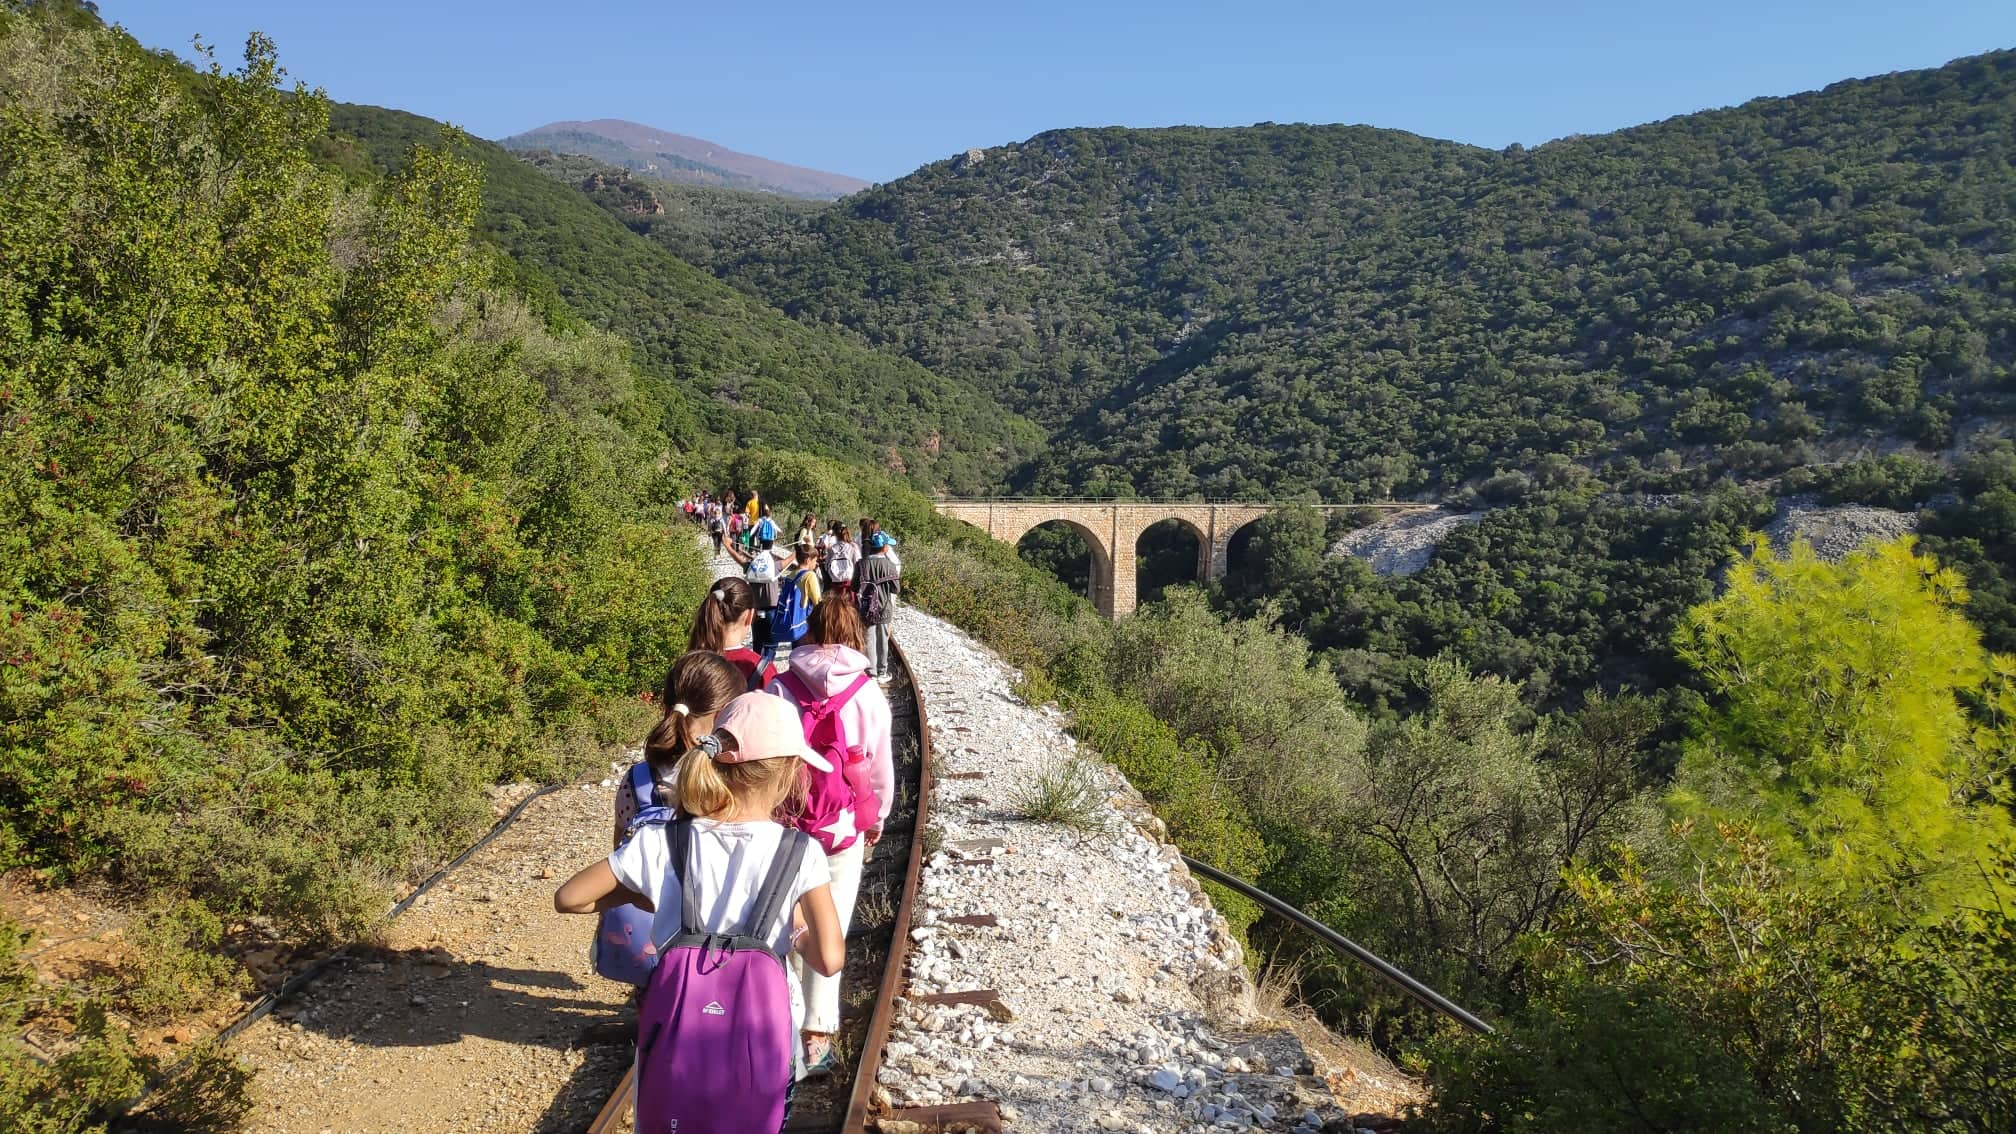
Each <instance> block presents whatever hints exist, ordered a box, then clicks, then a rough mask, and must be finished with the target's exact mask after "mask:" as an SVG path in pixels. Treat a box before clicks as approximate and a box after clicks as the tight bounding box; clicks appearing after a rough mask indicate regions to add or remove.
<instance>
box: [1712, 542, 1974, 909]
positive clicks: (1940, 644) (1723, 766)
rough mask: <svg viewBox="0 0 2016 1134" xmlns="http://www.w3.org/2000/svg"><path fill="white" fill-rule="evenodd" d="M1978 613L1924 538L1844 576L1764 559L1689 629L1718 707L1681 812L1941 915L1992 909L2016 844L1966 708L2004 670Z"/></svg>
mask: <svg viewBox="0 0 2016 1134" xmlns="http://www.w3.org/2000/svg"><path fill="white" fill-rule="evenodd" d="M1965 600H1966V592H1965V590H1964V589H1963V587H1962V585H1961V582H1960V578H1959V576H1958V575H1957V574H1956V573H1954V572H1953V571H1950V570H1947V569H1945V568H1942V567H1940V566H1939V565H1938V564H1937V563H1935V562H1933V561H1932V560H1930V559H1927V558H1923V557H1921V556H1919V555H1917V554H1916V553H1915V550H1914V547H1913V544H1912V542H1911V541H1910V540H1902V541H1898V542H1894V543H1887V544H1883V545H1881V546H1878V547H1874V548H1871V549H1868V550H1864V551H1859V552H1856V553H1855V554H1853V555H1850V556H1848V557H1847V558H1846V559H1845V560H1843V561H1842V562H1841V563H1839V564H1828V563H1825V562H1822V561H1821V560H1819V559H1818V558H1816V557H1815V556H1814V555H1813V553H1812V551H1811V549H1810V548H1807V547H1805V546H1804V545H1795V546H1794V547H1793V549H1792V552H1791V554H1790V555H1789V556H1788V557H1785V558H1780V557H1778V556H1777V555H1774V554H1772V552H1771V550H1770V548H1769V547H1768V546H1765V545H1763V544H1762V543H1761V542H1760V543H1759V544H1757V545H1756V546H1754V547H1753V548H1752V550H1751V554H1750V556H1749V558H1748V559H1747V560H1742V561H1738V562H1737V563H1736V564H1734V565H1733V566H1732V567H1731V569H1730V575H1729V582H1728V589H1727V590H1726V592H1725V593H1724V594H1723V595H1722V596H1721V597H1720V598H1717V599H1715V600H1713V601H1711V602H1708V603H1705V604H1703V605H1702V606H1700V607H1697V608H1695V609H1694V610H1693V611H1692V612H1691V613H1690V614H1689V615H1688V617H1687V619H1686V621H1685V623H1684V624H1683V625H1682V627H1681V630H1680V631H1679V635H1678V648H1679V652H1680V655H1681V657H1682V658H1683V659H1685V660H1686V661H1687V662H1688V663H1689V664H1690V665H1692V666H1694V668H1695V669H1696V670H1697V671H1698V672H1699V673H1700V674H1701V676H1702V678H1703V680H1704V681H1705V682H1706V684H1707V686H1708V689H1709V691H1710V692H1711V694H1712V697H1711V700H1710V703H1709V704H1708V706H1707V707H1706V708H1705V710H1704V711H1703V712H1701V713H1700V714H1699V716H1698V717H1697V720H1696V722H1695V724H1696V730H1695V741H1694V743H1693V745H1692V746H1691V748H1690V749H1689V751H1688V752H1687V754H1686V756H1685V758H1684V760H1683V763H1682V767H1681V778H1680V787H1679V789H1678V790H1677V791H1676V793H1675V796H1674V803H1675V806H1676V807H1678V808H1679V809H1680V811H1681V812H1682V813H1683V814H1687V815H1694V816H1703V817H1715V816H1732V815H1733V816H1737V817H1741V818H1743V819H1746V820H1749V821H1752V822H1755V823H1756V824H1758V825H1759V827H1760V828H1761V829H1762V830H1763V831H1764V832H1765V833H1766V834H1767V836H1768V837H1770V838H1772V839H1774V840H1775V841H1776V842H1777V843H1778V844H1779V845H1780V846H1781V847H1782V848H1784V850H1785V851H1786V853H1787V854H1788V855H1797V856H1798V857H1799V858H1800V859H1801V860H1803V861H1804V862H1806V863H1808V864H1810V867H1811V868H1812V869H1815V870H1818V871H1819V872H1820V873H1821V874H1822V875H1824V876H1826V877H1829V878H1832V879H1835V880H1837V881H1839V882H1840V883H1842V884H1843V885H1847V886H1854V887H1862V886H1869V885H1880V884H1885V883H1886V882H1888V881H1889V880H1893V879H1898V878H1903V877H1911V878H1914V879H1916V880H1917V881H1918V883H1919V884H1922V885H1923V886H1925V887H1926V890H1925V893H1926V895H1927V896H1928V897H1930V898H1931V900H1932V904H1933V906H1934V908H1935V909H1937V908H1950V906H1951V905H1952V904H1954V903H1956V902H1961V903H1971V902H1973V901H1975V900H1977V899H1980V898H1982V897H1983V896H1984V893H1983V885H1984V882H1983V879H1984V878H1985V877H1992V874H1991V872H1988V871H1987V870H1986V866H1987V864H1988V863H1989V862H1990V861H1991V859H1992V857H1993V855H1994V852H1995V851H1996V850H1997V849H1998V848H1999V847H2002V846H2006V845H2008V844H2009V842H2010V837H2011V834H2012V830H2011V825H2010V822H2009V818H2008V813H2007V811H2006V810H2005V809H2004V808H2003V806H2002V805H2001V804H2000V803H1998V802H1996V801H1994V800H1993V799H1991V798H1989V796H1988V789H1989V788H1990V786H1991V777H1992V775H1993V774H1996V773H1999V772H2000V771H2001V770H2002V769H2001V768H1999V767H1997V766H1995V765H1994V764H1991V763H1990V762H1989V761H1988V760H1985V759H1983V754H1982V744H1981V743H1980V742H1977V738H1976V733H1977V730H1978V726H1977V723H1976V722H1975V721H1974V720H1973V719H1971V718H1970V716H1969V713H1968V711H1967V708H1966V706H1965V704H1963V698H1966V697H1969V696H1971V695H1973V694H1975V693H1976V692H1977V691H1979V690H1980V689H1981V688H1982V686H1983V685H1984V683H1985V682H1987V681H1988V680H1989V678H1990V676H1991V672H1994V671H1995V667H1993V665H1992V664H1991V658H1990V657H1989V655H1988V653H1987V652H1986V651H1985V650H1983V649H1982V647H1981V643H1980V636H1979V634H1978V632H1977V631H1976V630H1975V629H1974V627H1973V626H1972V625H1970V624H1969V623H1968V622H1967V621H1966V619H1965V618H1964V617H1963V615H1962V613H1961V609H1960V607H1961V604H1962V603H1963V602H1965ZM2001 664H2002V666H2003V667H2006V665H2007V663H2001ZM2004 727H2006V724H2005V726H2004ZM2000 731H2001V730H2000V729H1997V728H1992V727H1991V728H1989V729H1988V730H1987V732H1986V734H1985V736H1984V738H1983V739H1986V740H1988V741H1989V742H1990V743H1991V744H1992V743H1995V742H1996V739H1997V737H1998V734H1999V732H2000Z"/></svg>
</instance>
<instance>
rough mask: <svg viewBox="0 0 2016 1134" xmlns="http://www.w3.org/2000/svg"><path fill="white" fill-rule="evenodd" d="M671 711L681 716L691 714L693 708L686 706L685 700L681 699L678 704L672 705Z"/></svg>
mask: <svg viewBox="0 0 2016 1134" xmlns="http://www.w3.org/2000/svg"><path fill="white" fill-rule="evenodd" d="M672 711H673V712H675V713H678V714H679V715H680V716H682V717H690V716H692V715H693V710H691V709H689V708H687V707H686V702H684V701H681V702H679V703H678V704H676V705H673V706H672Z"/></svg>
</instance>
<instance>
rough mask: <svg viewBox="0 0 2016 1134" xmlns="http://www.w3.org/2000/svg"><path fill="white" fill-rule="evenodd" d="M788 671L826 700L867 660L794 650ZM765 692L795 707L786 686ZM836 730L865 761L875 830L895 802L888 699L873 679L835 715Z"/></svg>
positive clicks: (844, 650)
mask: <svg viewBox="0 0 2016 1134" xmlns="http://www.w3.org/2000/svg"><path fill="white" fill-rule="evenodd" d="M789 668H790V670H791V672H792V673H795V674H797V675H798V676H799V677H800V678H802V679H803V680H804V682H805V684H807V685H809V686H811V687H812V688H813V689H816V690H823V691H824V692H825V694H826V695H827V696H828V697H831V696H834V695H836V694H839V693H842V692H845V691H846V689H847V687H848V686H849V685H852V684H854V679H855V678H857V677H860V676H861V675H862V674H864V673H866V672H868V659H867V657H865V656H864V655H863V654H862V653H861V651H859V650H856V649H853V648H851V647H848V646H799V647H796V648H794V649H793V650H792V651H791V660H790V662H789ZM769 689H770V692H772V693H775V694H777V695H778V696H780V697H782V698H784V699H785V700H786V701H789V702H791V703H792V704H793V705H797V704H798V697H797V695H796V694H794V693H793V692H792V691H791V683H790V682H787V681H773V682H771V683H770V685H769ZM840 727H841V728H842V729H843V730H844V734H845V735H846V737H847V749H848V751H849V752H859V753H861V754H862V755H863V756H864V757H866V758H867V760H868V783H869V785H870V786H872V787H873V788H874V789H875V798H876V799H877V800H879V801H880V802H881V805H882V806H881V814H879V815H877V816H876V817H875V824H874V825H875V826H877V827H880V826H881V825H882V824H883V823H884V822H886V821H887V820H888V818H889V805H890V804H891V803H893V802H895V799H896V753H895V750H894V749H893V748H892V747H891V745H890V742H889V698H888V696H887V695H885V694H884V693H883V692H882V687H881V686H880V685H877V684H875V679H874V678H872V677H871V678H869V679H868V684H866V685H864V686H862V687H861V691H860V692H858V693H856V694H854V698H853V700H851V701H848V702H847V704H846V706H845V707H843V708H842V709H841V710H840Z"/></svg>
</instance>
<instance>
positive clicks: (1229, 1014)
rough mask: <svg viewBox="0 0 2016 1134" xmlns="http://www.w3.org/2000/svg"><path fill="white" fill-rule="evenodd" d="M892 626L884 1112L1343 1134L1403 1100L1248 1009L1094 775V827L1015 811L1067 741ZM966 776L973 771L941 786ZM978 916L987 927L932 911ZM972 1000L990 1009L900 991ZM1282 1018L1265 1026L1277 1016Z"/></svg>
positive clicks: (1366, 1056)
mask: <svg viewBox="0 0 2016 1134" xmlns="http://www.w3.org/2000/svg"><path fill="white" fill-rule="evenodd" d="M897 627H898V634H899V637H900V639H901V641H902V643H903V646H904V649H905V651H906V652H907V654H908V656H909V659H910V663H911V665H912V667H913V668H914V670H915V671H916V673H917V677H918V680H919V682H920V684H921V686H922V687H923V690H924V695H925V698H926V707H927V709H928V713H929V716H930V721H931V733H932V738H933V743H934V745H935V746H936V757H935V758H936V764H935V771H936V774H937V776H938V781H937V786H936V789H935V792H934V795H933V797H932V801H931V819H930V827H931V829H932V830H934V831H935V832H936V834H937V838H938V840H939V841H938V843H937V844H936V845H937V851H936V853H935V854H933V856H932V857H931V858H930V859H929V860H928V862H927V864H926V868H925V873H924V876H923V888H922V894H921V908H920V909H919V911H918V919H917V926H916V928H915V929H914V930H913V932H912V938H913V942H912V949H911V957H910V973H911V980H910V984H909V987H908V989H907V990H906V992H907V995H906V997H905V999H904V1000H903V1001H901V1002H900V1003H899V1011H898V1013H897V1017H896V1023H895V1026H894V1027H893V1029H892V1031H891V1036H890V1042H889V1045H888V1047H887V1049H886V1058H885V1060H884V1063H883V1067H882V1071H881V1073H880V1076H879V1084H880V1093H881V1095H882V1098H883V1100H884V1101H885V1102H887V1103H890V1104H893V1105H896V1106H918V1105H928V1104H932V1103H940V1102H956V1101H962V1100H967V1099H975V1098H981V1099H996V1100H999V1101H1000V1102H1001V1104H1002V1106H1003V1109H1004V1114H1005V1115H1006V1116H1007V1117H1008V1119H1009V1124H1010V1126H1011V1128H1018V1129H1024V1130H1041V1131H1072V1130H1128V1131H1144V1132H1147V1131H1153V1132H1158V1134H1159V1132H1162V1131H1171V1130H1206V1129H1224V1128H1228V1127H1230V1128H1259V1129H1266V1130H1280V1131H1291V1130H1301V1131H1313V1130H1318V1129H1324V1130H1331V1131H1335V1130H1350V1129H1353V1128H1354V1126H1355V1125H1357V1124H1355V1123H1353V1122H1352V1121H1351V1120H1350V1116H1351V1115H1353V1114H1368V1113H1371V1114H1376V1113H1392V1112H1395V1111H1397V1109H1398V1108H1399V1107H1401V1106H1403V1105H1404V1104H1405V1103H1406V1102H1407V1101H1409V1100H1411V1099H1413V1098H1414V1097H1416V1088H1415V1087H1414V1085H1413V1084H1412V1083H1410V1082H1409V1081H1408V1080H1407V1079H1406V1078H1405V1077H1404V1076H1402V1075H1401V1074H1400V1073H1399V1072H1397V1071H1395V1070H1394V1069H1393V1068H1392V1067H1391V1066H1390V1065H1387V1064H1385V1063H1384V1062H1383V1061H1382V1060H1380V1059H1378V1058H1377V1057H1376V1056H1375V1055H1372V1054H1371V1053H1370V1052H1368V1051H1366V1050H1365V1049H1363V1048H1362V1047H1359V1046H1357V1045H1353V1044H1348V1043H1345V1042H1343V1041H1340V1040H1338V1039H1336V1038H1335V1037H1333V1036H1329V1035H1328V1034H1327V1033H1323V1032H1322V1031H1321V1030H1320V1029H1319V1028H1317V1027H1316V1026H1315V1025H1314V1024H1313V1023H1312V1022H1311V1021H1309V1020H1308V1019H1307V1018H1306V1017H1305V1018H1299V1019H1294V1020H1292V1021H1289V1022H1281V1021H1276V1020H1270V1019H1266V1018H1262V1017H1261V1016H1260V1015H1259V1014H1257V1013H1256V1012H1255V1011H1254V1010H1253V1009H1254V1000H1255V996H1254V994H1253V991H1252V987H1251V985H1250V983H1249V982H1248V981H1247V979H1246V975H1245V970H1244V969H1243V967H1242V966H1241V964H1240V958H1239V948H1238V945H1237V943H1236V942H1234V941H1233V940H1232V939H1230V938H1229V937H1228V936H1227V935H1226V932H1225V928H1224V923H1223V922H1222V920H1221V919H1220V918H1219V917H1218V915H1217V913H1216V911H1215V910H1214V909H1212V907H1211V905H1210V903H1209V901H1208V899H1206V898H1205V897H1204V895H1203V894H1202V892H1201V891H1200V890H1199V889H1198V888H1197V886H1196V884H1195V883H1194V882H1192V881H1191V880H1190V877H1189V875H1188V872H1187V871H1185V870H1184V868H1183V867H1182V865H1181V863H1180V861H1179V860H1178V858H1177V855H1176V851H1175V848H1174V847H1171V846H1169V845H1167V844H1164V843H1161V842H1159V841H1157V840H1156V839H1154V838H1152V837H1150V836H1149V835H1147V834H1144V833H1143V830H1142V828H1144V827H1145V828H1147V829H1149V830H1154V829H1155V827H1154V823H1153V821H1152V818H1151V817H1149V816H1148V815H1147V814H1146V809H1145V807H1143V806H1142V805H1141V803H1140V798H1139V796H1138V795H1136V794H1135V793H1134V792H1133V791H1132V789H1131V788H1129V787H1128V786H1127V785H1126V782H1125V780H1124V779H1123V778H1122V777H1121V776H1120V775H1119V774H1118V773H1117V772H1116V771H1114V770H1113V769H1111V768H1110V767H1108V766H1105V765H1096V766H1095V767H1096V769H1097V774H1098V775H1101V776H1103V777H1104V781H1105V783H1106V785H1107V798H1106V799H1104V800H1102V801H1101V802H1100V804H1099V812H1100V821H1101V822H1102V823H1103V828H1104V829H1103V830H1099V831H1096V832H1083V831H1078V830H1073V829H1070V828H1067V827H1064V826H1059V825H1055V824H1046V823H1036V822H1032V821H1029V820H1026V819H1022V818H1019V817H1018V816H1017V815H1016V814H1015V813H1014V806H1013V801H1014V800H1016V799H1017V798H1018V793H1019V792H1020V791H1021V790H1022V789H1023V788H1024V787H1025V786H1026V785H1028V784H1030V783H1031V782H1032V781H1034V780H1035V779H1036V778H1037V777H1038V776H1040V775H1041V774H1042V773H1043V772H1044V771H1045V770H1046V769H1048V768H1050V767H1052V766H1053V765H1055V764H1056V763H1057V762H1059V761H1064V760H1070V759H1074V758H1076V753H1075V742H1074V741H1073V740H1072V739H1071V738H1070V737H1069V736H1068V735H1066V734H1065V732H1064V729H1063V724H1064V722H1063V720H1062V718H1061V717H1060V715H1059V714H1058V713H1057V711H1056V710H1055V709H1054V708H1051V707H1045V708H1042V709H1036V708H1031V707H1029V706H1027V705H1025V704H1023V703H1022V702H1021V701H1020V700H1018V699H1017V698H1016V697H1015V696H1014V694H1013V693H1012V692H1010V686H1011V682H1012V680H1013V674H1012V673H1011V672H1010V671H1009V670H1008V668H1007V667H1006V666H1005V665H1004V664H1003V663H1002V662H1000V661H999V660H998V659H997V658H995V657H994V656H993V655H992V654H990V653H988V652H987V651H986V650H985V649H984V648H983V647H981V646H979V645H977V644H976V643H974V642H973V641H972V640H971V639H969V638H967V637H966V636H965V635H964V634H962V633H960V632H959V631H957V630H956V629H953V628H952V627H950V626H948V625H947V624H945V623H943V622H940V621H938V620H937V619H934V618H931V617H929V616H926V615H923V614H921V613H919V612H917V611H915V610H912V609H908V608H905V609H903V610H902V611H901V612H900V613H899V616H898V623H897ZM959 773H979V774H980V776H981V778H979V779H970V778H948V777H949V776H951V775H954V774H959ZM974 914H991V915H993V916H994V917H996V918H997V919H998V921H999V924H997V925H995V926H991V927H980V926H967V925H956V924H952V923H951V922H950V921H949V919H951V918H954V917H958V916H962V915H974ZM981 989H992V990H996V991H998V992H999V993H1000V1004H999V1006H998V1007H990V1006H936V1005H926V1004H923V1003H921V1002H920V1001H919V1000H918V999H917V998H918V997H921V996H925V995H929V994H934V993H948V992H971V991H975V990H981ZM1284 1015H1286V1013H1284Z"/></svg>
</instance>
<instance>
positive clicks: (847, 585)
mask: <svg viewBox="0 0 2016 1134" xmlns="http://www.w3.org/2000/svg"><path fill="white" fill-rule="evenodd" d="M825 548H826V551H825V555H824V556H823V557H822V558H821V559H820V561H819V568H820V581H821V582H823V583H825V584H826V587H827V589H828V590H829V591H831V592H832V593H834V594H837V595H841V596H843V597H845V598H848V599H852V598H853V597H854V565H855V564H856V563H858V562H860V560H861V548H860V546H859V545H858V544H856V543H855V542H854V537H853V535H852V533H850V532H849V531H848V530H847V525H846V524H843V523H841V522H840V521H839V520H835V521H833V530H832V531H830V532H828V533H826V544H825Z"/></svg>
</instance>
